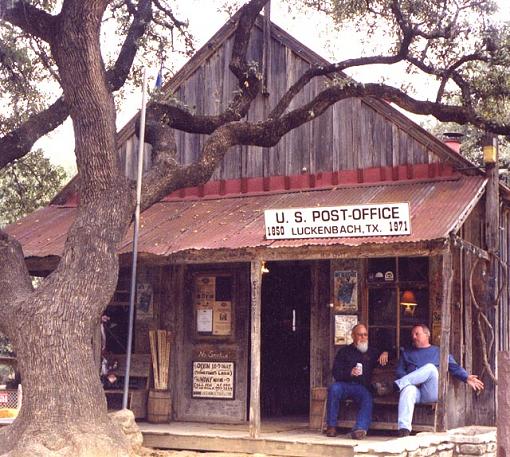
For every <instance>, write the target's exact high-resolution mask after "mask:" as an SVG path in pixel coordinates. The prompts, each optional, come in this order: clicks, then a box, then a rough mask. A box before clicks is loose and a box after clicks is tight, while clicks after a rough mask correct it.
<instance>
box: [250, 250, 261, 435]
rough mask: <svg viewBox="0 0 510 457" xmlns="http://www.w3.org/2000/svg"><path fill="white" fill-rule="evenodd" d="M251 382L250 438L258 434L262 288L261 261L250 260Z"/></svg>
mask: <svg viewBox="0 0 510 457" xmlns="http://www.w3.org/2000/svg"><path fill="white" fill-rule="evenodd" d="M250 265H251V271H250V279H251V376H250V378H251V384H250V438H258V437H259V435H260V310H261V296H262V295H261V290H262V261H261V260H258V259H257V260H254V261H252V262H251V264H250Z"/></svg>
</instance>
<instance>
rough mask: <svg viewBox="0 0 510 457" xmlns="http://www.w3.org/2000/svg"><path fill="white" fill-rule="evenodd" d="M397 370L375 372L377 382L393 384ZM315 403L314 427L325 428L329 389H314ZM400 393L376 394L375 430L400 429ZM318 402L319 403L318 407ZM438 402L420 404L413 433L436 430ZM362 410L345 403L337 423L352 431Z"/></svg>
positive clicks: (348, 401) (378, 370)
mask: <svg viewBox="0 0 510 457" xmlns="http://www.w3.org/2000/svg"><path fill="white" fill-rule="evenodd" d="M394 376H395V375H394V369H393V367H388V368H376V369H374V372H373V375H372V380H373V382H393V379H394ZM313 390H314V392H312V404H311V406H310V428H314V429H317V428H319V427H320V429H321V430H324V429H325V426H326V423H325V417H326V396H327V393H326V392H327V388H326V387H318V388H314V389H313ZM398 397H399V396H398V393H397V392H393V393H390V394H388V395H385V396H377V395H374V397H373V401H374V407H373V411H372V424H371V425H370V428H371V429H378V430H397V428H398V425H397V419H398ZM314 403H315V404H314ZM435 409H436V403H419V404H417V405H416V406H415V409H414V415H413V430H415V431H420V432H424V431H434V419H435ZM318 411H322V414H321V417H320V418H319V419H318V418H317V413H318ZM357 412H358V408H357V406H356V404H355V403H354V402H353V401H352V400H345V401H343V402H342V405H341V407H340V414H339V418H338V421H337V426H338V427H349V428H352V427H353V426H354V424H355V422H356V415H357Z"/></svg>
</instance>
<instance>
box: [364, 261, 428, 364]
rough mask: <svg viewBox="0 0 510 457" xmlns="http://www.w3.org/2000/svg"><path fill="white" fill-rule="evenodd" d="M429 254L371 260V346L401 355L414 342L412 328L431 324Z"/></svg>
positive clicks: (369, 321)
mask: <svg viewBox="0 0 510 457" xmlns="http://www.w3.org/2000/svg"><path fill="white" fill-rule="evenodd" d="M428 276H429V275H428V258H427V257H402V258H380V259H370V260H369V261H368V277H367V285H368V325H369V329H370V342H371V344H372V345H374V346H376V347H379V348H381V349H385V350H387V351H389V352H390V354H391V355H393V356H398V349H399V348H400V347H406V346H410V345H411V336H410V333H411V328H412V327H413V326H414V325H416V324H419V323H424V324H427V325H429V321H430V316H429V290H428V288H429V281H428Z"/></svg>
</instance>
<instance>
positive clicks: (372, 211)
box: [264, 202, 411, 240]
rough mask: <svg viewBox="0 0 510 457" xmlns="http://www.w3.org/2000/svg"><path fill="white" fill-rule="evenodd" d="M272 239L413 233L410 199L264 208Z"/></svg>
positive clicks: (267, 227) (269, 234)
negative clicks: (356, 203) (312, 206)
mask: <svg viewBox="0 0 510 457" xmlns="http://www.w3.org/2000/svg"><path fill="white" fill-rule="evenodd" d="M264 218H265V235H266V238H267V239H268V240H278V239H292V238H335V237H359V236H396V235H410V234H411V221H410V215H409V203H407V202H405V203H381V204H374V205H348V206H330V207H316V208H287V209H268V210H265V211H264Z"/></svg>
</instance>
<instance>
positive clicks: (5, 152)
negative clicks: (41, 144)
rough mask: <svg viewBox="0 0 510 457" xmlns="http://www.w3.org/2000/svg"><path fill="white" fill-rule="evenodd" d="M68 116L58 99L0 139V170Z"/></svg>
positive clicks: (61, 101)
mask: <svg viewBox="0 0 510 457" xmlns="http://www.w3.org/2000/svg"><path fill="white" fill-rule="evenodd" d="M68 115H69V110H68V108H67V106H66V104H65V102H64V98H63V97H60V98H59V99H58V100H57V101H56V102H54V103H53V104H52V105H51V106H50V107H48V108H47V109H45V110H44V111H41V112H40V113H37V114H34V115H33V116H30V118H29V119H28V120H27V121H26V122H24V123H23V124H22V125H21V126H20V127H18V128H17V129H15V130H13V131H11V132H9V133H8V134H7V135H5V136H3V137H2V138H0V168H3V167H4V166H5V165H7V164H9V163H11V162H13V161H14V160H16V159H19V158H20V157H23V156H24V155H25V154H27V153H28V152H29V151H30V149H31V148H32V146H33V145H34V143H35V142H36V141H37V140H38V139H39V138H41V137H42V136H44V135H46V134H47V133H49V132H51V131H52V130H53V129H55V128H56V127H58V126H59V125H60V124H62V122H64V121H65V119H66V118H67V116H68Z"/></svg>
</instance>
